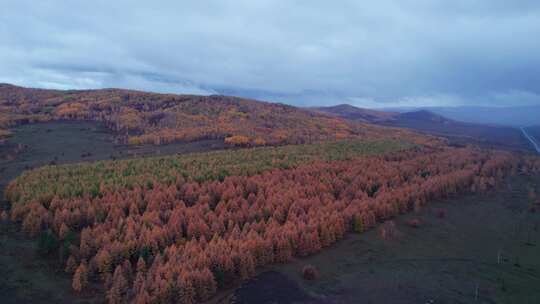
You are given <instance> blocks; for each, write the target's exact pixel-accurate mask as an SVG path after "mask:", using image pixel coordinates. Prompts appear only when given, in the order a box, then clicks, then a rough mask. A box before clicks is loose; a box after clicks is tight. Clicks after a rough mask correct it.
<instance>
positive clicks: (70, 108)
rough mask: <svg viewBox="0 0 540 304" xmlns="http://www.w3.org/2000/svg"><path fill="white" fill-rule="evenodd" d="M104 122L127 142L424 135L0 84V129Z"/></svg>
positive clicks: (224, 99)
mask: <svg viewBox="0 0 540 304" xmlns="http://www.w3.org/2000/svg"><path fill="white" fill-rule="evenodd" d="M50 120H89V121H99V122H102V123H104V124H105V125H106V126H107V127H109V128H110V129H111V130H113V131H115V132H116V134H117V136H118V141H119V142H121V143H127V144H158V145H159V144H167V143H171V142H177V141H196V140H202V139H224V140H225V142H226V143H228V144H231V145H238V146H263V145H281V144H301V143H310V142H317V141H325V140H335V139H344V138H357V139H358V138H361V139H377V138H401V139H404V138H408V139H410V141H411V142H413V141H415V142H418V141H420V142H424V141H426V140H427V141H429V140H431V139H430V138H427V137H424V136H419V135H418V134H414V133H412V132H409V131H406V130H396V129H391V128H383V127H381V126H376V125H372V124H366V123H362V122H354V121H350V120H345V119H342V118H340V117H336V116H335V115H327V114H323V113H317V112H313V111H307V110H305V109H300V108H296V107H293V106H289V105H285V104H277V103H269V102H262V101H257V100H251V99H245V98H238V97H231V96H221V95H212V96H197V95H175V94H156V93H147V92H140V91H133V90H124V89H100V90H69V91H59V90H44V89H32V88H22V87H18V86H13V85H9V84H3V85H0V130H2V129H3V130H4V131H6V130H7V129H8V128H9V127H11V126H15V125H18V124H26V123H32V122H44V121H50Z"/></svg>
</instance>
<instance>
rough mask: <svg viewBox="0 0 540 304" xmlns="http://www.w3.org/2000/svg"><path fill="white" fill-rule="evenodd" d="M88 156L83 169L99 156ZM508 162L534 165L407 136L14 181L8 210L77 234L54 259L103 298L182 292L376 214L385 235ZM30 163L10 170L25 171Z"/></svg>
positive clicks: (204, 294) (373, 220)
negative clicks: (280, 159) (69, 183)
mask: <svg viewBox="0 0 540 304" xmlns="http://www.w3.org/2000/svg"><path fill="white" fill-rule="evenodd" d="M345 150H346V149H345ZM157 162H159V161H157ZM95 166H97V167H91V166H90V167H84V168H83V170H86V171H85V172H87V173H88V172H101V171H99V170H102V169H103V168H104V167H103V166H105V165H104V164H103V163H98V164H96V165H95ZM231 166H232V165H231ZM135 167H136V165H134V164H133V165H132V166H131V167H130V168H135ZM111 168H115V167H114V165H112V164H111ZM123 168H126V167H123ZM181 168H184V167H182V166H181ZM230 168H233V167H230ZM94 169H95V170H98V171H92V170H94ZM66 170H67V169H66ZM231 170H233V169H231ZM518 171H521V172H524V171H529V172H530V171H536V172H539V171H540V164H538V162H534V161H532V160H531V161H528V162H524V163H523V162H518V160H517V159H516V158H515V157H514V156H512V155H511V154H509V153H505V152H494V151H482V150H476V149H471V148H448V147H447V148H430V147H423V148H420V147H417V148H412V149H408V150H404V151H398V152H390V153H387V154H384V155H357V156H352V157H350V158H347V159H331V158H324V159H322V158H318V159H312V160H311V161H309V162H291V163H290V165H288V166H283V167H282V166H277V167H269V168H268V169H266V170H261V171H257V172H251V173H249V174H245V173H246V172H243V173H242V171H233V172H235V174H234V175H230V176H225V177H224V178H219V177H218V176H209V178H208V179H202V180H199V181H197V180H193V179H191V178H190V177H189V174H187V175H186V176H183V175H181V174H180V175H175V178H174V179H168V178H164V179H157V178H155V179H153V182H152V183H147V182H143V183H130V184H127V183H124V182H122V177H118V180H116V182H115V183H116V184H115V185H116V186H115V187H114V188H111V187H106V186H103V187H102V186H101V185H99V188H98V189H99V191H98V193H97V195H92V192H91V191H82V192H73V193H71V192H60V193H62V195H61V196H60V195H58V194H53V195H47V192H45V191H42V192H37V193H41V194H40V195H37V196H33V197H32V196H31V195H23V193H19V191H26V190H27V189H29V188H26V187H23V186H21V187H19V186H17V185H15V184H14V186H12V187H11V188H10V196H12V197H13V198H18V199H17V200H16V202H17V203H15V204H14V206H13V208H12V211H11V214H10V216H11V220H13V221H15V222H18V223H21V225H22V228H23V230H24V231H26V232H27V233H28V234H29V235H39V234H40V233H42V232H43V231H49V230H50V231H53V232H54V233H55V234H56V235H58V236H60V235H61V234H62V233H61V231H64V232H65V231H74V232H76V233H77V234H78V235H79V237H78V239H77V242H76V243H75V245H76V246H72V247H71V248H70V250H69V258H67V261H66V263H67V265H66V270H70V271H71V270H72V269H73V268H74V266H73V265H74V264H75V265H79V266H77V268H76V270H75V272H74V274H73V288H74V289H75V290H84V287H85V286H86V285H87V282H90V281H101V282H103V284H104V286H105V288H106V289H107V295H106V296H107V299H108V301H109V302H111V303H119V302H125V301H134V302H137V303H193V302H199V301H204V300H206V299H209V298H210V297H212V295H214V294H215V293H216V290H218V289H219V288H223V287H226V286H229V285H230V284H231V283H232V282H235V281H237V280H244V279H247V278H249V277H251V276H253V275H254V274H255V272H256V269H257V267H260V266H263V265H267V264H270V263H285V262H287V261H290V260H291V259H292V258H293V257H302V256H307V255H310V254H313V253H316V252H319V251H320V250H322V249H323V248H325V247H328V246H330V245H331V244H333V243H335V242H337V241H338V240H340V239H342V238H343V237H344V235H345V234H346V233H348V232H353V231H356V232H362V231H364V230H366V229H370V228H372V227H374V226H375V225H376V224H377V223H384V222H386V224H384V225H382V226H381V227H384V228H385V229H386V231H385V234H387V235H390V234H391V233H392V231H391V230H392V229H395V225H392V224H391V223H393V222H392V219H393V218H394V217H395V216H397V215H399V214H403V213H407V212H411V211H413V210H414V209H415V208H417V207H418V206H423V205H425V204H427V203H428V202H429V201H431V200H433V199H437V198H444V197H447V196H451V195H455V194H458V193H466V192H471V191H475V192H479V191H486V190H488V189H490V188H493V187H495V186H496V185H497V184H498V183H499V182H500V181H501V180H502V179H503V178H504V177H505V176H508V175H510V174H513V173H516V172H518ZM32 172H40V171H32ZM32 172H30V173H28V174H27V175H25V176H22V177H21V180H20V182H21V183H22V184H24V182H23V181H24V180H25V179H28V180H32V177H31V174H32ZM62 172H64V173H65V174H67V172H70V171H62ZM106 172H109V173H108V174H112V172H114V171H106ZM41 173H43V172H41ZM128 173H131V171H129V172H128ZM156 174H157V173H156ZM74 176H76V175H74ZM129 176H130V174H127V175H126V178H127V177H129ZM156 176H157V175H156ZM61 181H62V179H59V180H58V182H61ZM50 183H53V182H50ZM33 185H34V186H35V187H37V186H36V184H33ZM122 185H124V187H122ZM49 186H51V185H49ZM36 189H37V188H36ZM73 189H75V188H73ZM64 227H67V228H64ZM66 229H67V230H66Z"/></svg>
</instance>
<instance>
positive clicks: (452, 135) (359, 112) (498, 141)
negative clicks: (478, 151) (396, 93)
mask: <svg viewBox="0 0 540 304" xmlns="http://www.w3.org/2000/svg"><path fill="white" fill-rule="evenodd" d="M313 110H314V111H316V112H318V113H328V114H331V115H335V116H338V117H342V118H346V119H349V120H355V121H362V122H369V123H374V124H379V125H384V126H391V127H398V128H408V129H412V130H416V131H420V132H424V133H427V134H431V135H437V136H443V137H446V138H448V139H449V140H450V142H451V143H453V144H458V145H463V144H467V143H474V144H478V145H480V146H483V147H490V148H491V147H494V148H503V149H512V150H530V145H529V144H528V142H527V140H526V139H525V138H524V137H523V135H522V134H521V131H520V130H519V129H517V128H513V127H508V126H500V125H483V124H474V123H467V122H461V121H457V120H453V119H449V118H446V117H444V116H442V115H439V114H436V113H433V112H431V111H427V110H419V111H411V112H404V113H398V112H384V111H374V110H368V109H362V108H357V107H354V106H351V105H339V106H334V107H319V108H315V109H313Z"/></svg>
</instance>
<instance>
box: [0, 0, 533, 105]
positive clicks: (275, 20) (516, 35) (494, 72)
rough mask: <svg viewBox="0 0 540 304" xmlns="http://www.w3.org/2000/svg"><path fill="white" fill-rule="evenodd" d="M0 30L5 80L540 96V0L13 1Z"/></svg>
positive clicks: (369, 95) (484, 97) (419, 95)
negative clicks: (539, 84)
mask: <svg viewBox="0 0 540 304" xmlns="http://www.w3.org/2000/svg"><path fill="white" fill-rule="evenodd" d="M0 36H1V37H2V39H0V82H10V83H15V84H19V85H25V86H39V87H51V88H100V87H127V88H135V89H143V90H152V91H160V92H178V93H196V94H214V93H221V94H234V95H241V96H247V97H253V98H260V99H267V100H273V101H282V102H288V103H293V104H296V105H316V104H317V105H318V104H333V103H341V102H349V103H356V104H358V105H369V106H381V107H384V106H394V105H415V106H416V105H419V104H428V105H437V104H441V105H462V104H466V105H470V104H480V105H522V104H540V99H539V96H540V87H539V86H538V83H540V40H539V39H538V38H537V37H540V3H539V2H538V1H525V0H523V1H503V0H478V1H470V0H455V1H437V0H430V1H429V0H401V1H397V0H396V1H391V0H381V1H377V2H376V4H375V3H366V2H362V1H352V0H351V1H339V2H338V3H334V2H332V1H285V0H284V1H270V0H262V1H247V0H246V1H218V0H211V1H197V2H195V1H189V2H188V1H153V2H152V4H150V2H146V3H143V4H139V3H136V2H133V1H127V0H125V1H67V0H64V1H60V0H56V1H47V0H43V1H37V2H36V1H29V0H18V1H14V0H13V1H12V0H8V3H7V4H3V7H2V10H1V11H0Z"/></svg>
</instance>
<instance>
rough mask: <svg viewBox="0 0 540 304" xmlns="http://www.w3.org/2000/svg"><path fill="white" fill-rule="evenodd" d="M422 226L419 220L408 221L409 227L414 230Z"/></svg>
mask: <svg viewBox="0 0 540 304" xmlns="http://www.w3.org/2000/svg"><path fill="white" fill-rule="evenodd" d="M420 224H421V222H420V220H419V219H417V218H414V219H410V220H408V221H407V225H409V226H410V227H412V228H418V227H420Z"/></svg>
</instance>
